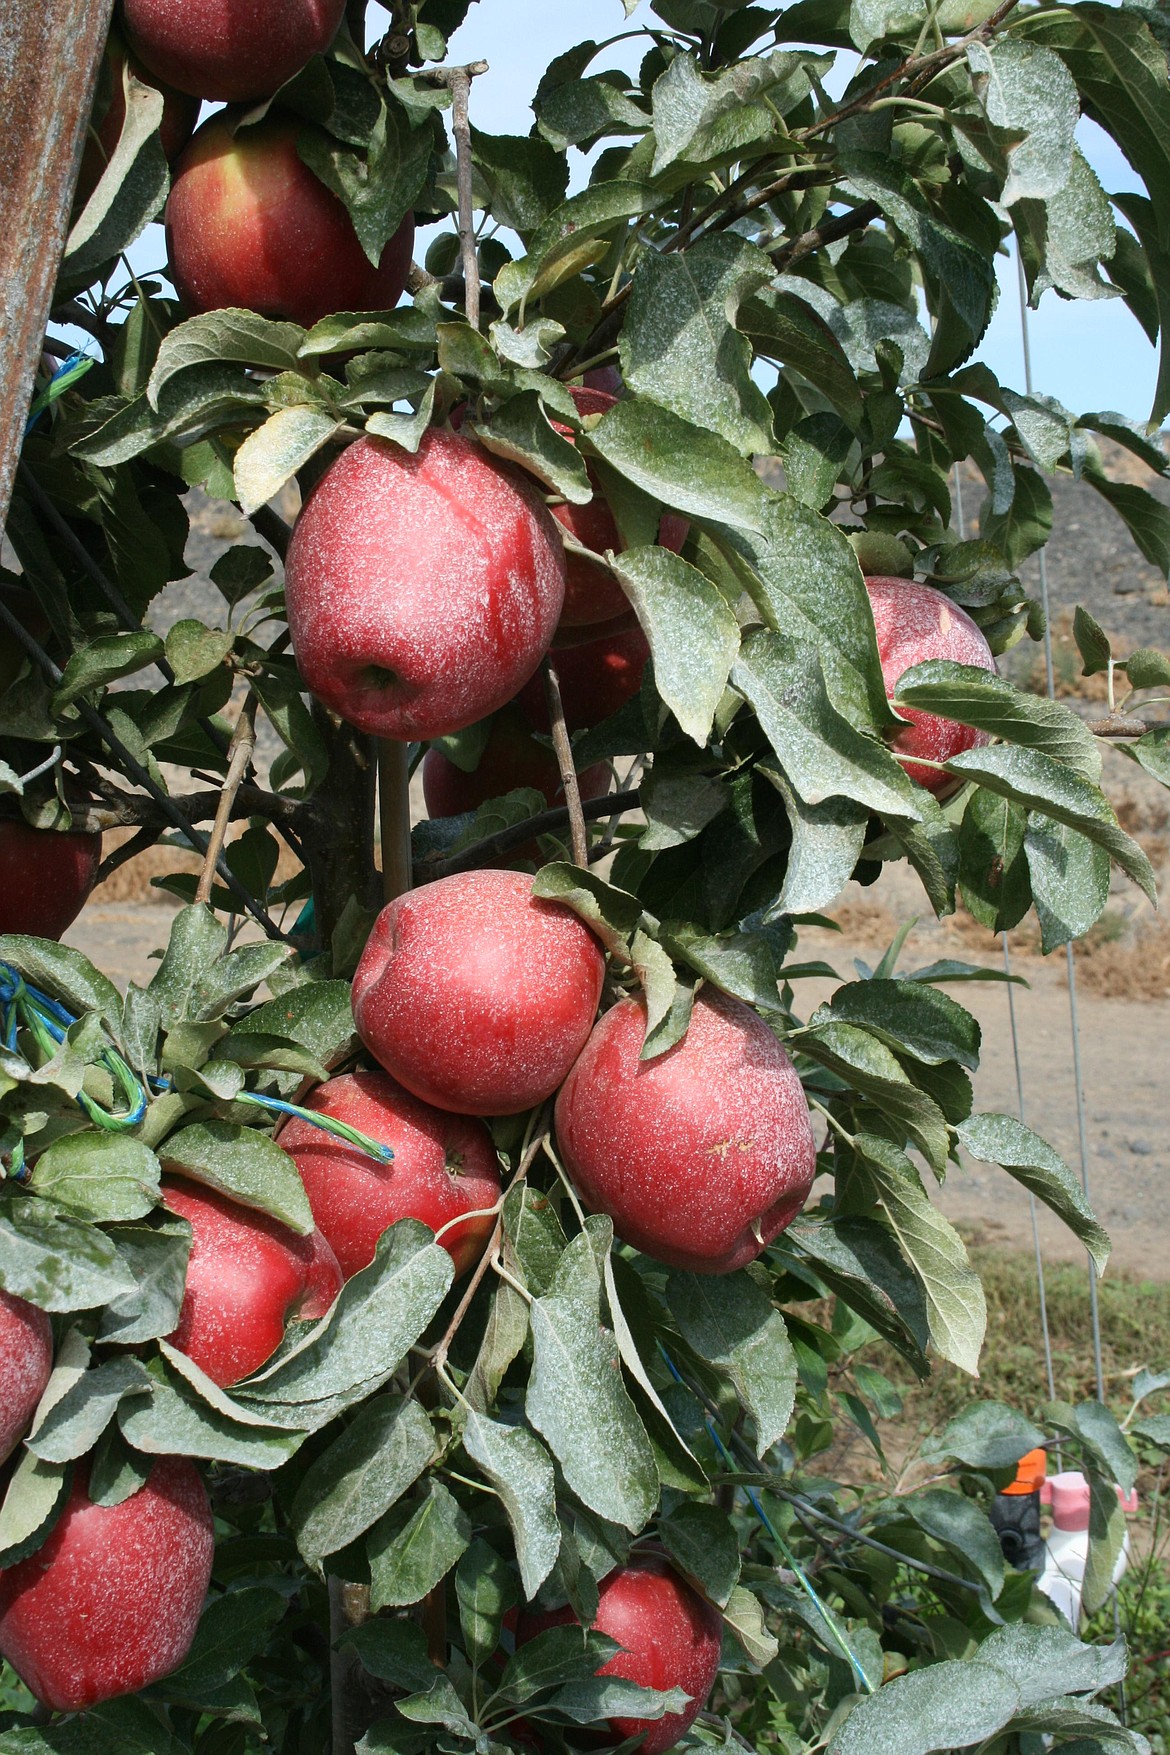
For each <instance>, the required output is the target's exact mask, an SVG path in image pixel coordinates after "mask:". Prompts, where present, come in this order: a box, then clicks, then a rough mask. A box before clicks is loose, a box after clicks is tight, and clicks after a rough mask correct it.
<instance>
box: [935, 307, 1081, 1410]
mask: <svg viewBox="0 0 1170 1755" xmlns="http://www.w3.org/2000/svg"><path fill="white" fill-rule="evenodd" d="M1024 345H1025V347H1026V346H1027V340H1026V339H1025V344H1024ZM954 482H955V493H954V505H955V525H956V528H957V529H958V532H959V541H960V542H965V541H966V540H967V521H966V518H965V517H964V515H963V478H962V476H961V475H960V474H959V465H958V464H957V463H956V464H955V468H954ZM999 937H1000V943H1001V945H1002V946H1003V968H1004V974H1005V975H1006V976H1007V977H1008V979H1007V983H1006V985H1007V999H1008V1017H1009V1018H1010V1020H1011V1029H1012V1058H1013V1060H1014V1061H1015V1064H1016V1098H1017V1106H1018V1109H1019V1115H1020V1122H1021V1124H1022V1125H1024V1126H1026V1125H1027V1119H1026V1113H1025V1104H1024V1068H1023V1063H1022V1061H1021V1059H1020V1031H1019V1025H1018V1022H1017V1019H1016V994H1015V987H1014V985H1013V983H1012V979H1011V974H1012V963H1011V953H1010V952H1009V950H1008V935H1007V933H1006V932H1001V933H1000V935H999ZM1028 1206H1029V1208H1030V1210H1031V1216H1032V1247H1033V1249H1034V1250H1035V1254H1036V1285H1037V1289H1038V1291H1039V1293H1040V1332H1041V1334H1042V1335H1043V1337H1044V1369H1045V1373H1046V1375H1047V1378H1048V1399H1049V1401H1053V1402H1054V1401H1055V1400H1056V1376H1055V1373H1054V1371H1053V1366H1052V1335H1051V1332H1050V1330H1049V1327H1048V1288H1047V1286H1046V1284H1045V1278H1044V1256H1043V1254H1042V1253H1041V1249H1040V1215H1039V1209H1038V1206H1037V1202H1036V1196H1035V1195H1034V1194H1033V1193H1032V1192H1031V1190H1030V1189H1029V1191H1028Z"/></svg>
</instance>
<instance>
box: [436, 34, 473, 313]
mask: <svg viewBox="0 0 1170 1755" xmlns="http://www.w3.org/2000/svg"><path fill="white" fill-rule="evenodd" d="M487 70H488V64H487V62H486V61H469V62H468V63H467V65H466V66H465V67H434V68H431V67H428V68H427V69H426V73H427V77H428V78H430V79H435V80H437V81H438V82H439V84H440V85H445V86H446V87H447V89H448V91H449V92H450V93H451V132H452V134H453V135H454V136H455V162H456V169H457V177H458V190H459V253H460V255H461V257H462V259H463V309H464V311H465V312H466V315H467V321H468V322H469V323H470V324H471V327H472V328H473V329H478V328H479V256H478V253H477V251H476V247H475V213H474V209H473V207H472V163H471V123H470V121H469V119H468V115H467V105H468V99H469V97H470V95H471V82H472V80H473V79H474V78H475V77H476V75H477V74H480V73H486V72H487Z"/></svg>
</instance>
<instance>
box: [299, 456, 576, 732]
mask: <svg viewBox="0 0 1170 1755" xmlns="http://www.w3.org/2000/svg"><path fill="white" fill-rule="evenodd" d="M564 589H565V571H564V557H563V551H562V548H561V544H560V541H559V540H558V538H557V534H556V528H555V526H554V524H553V521H552V519H551V518H550V517H549V515H548V512H547V511H546V510H545V507H544V505H543V503H542V501H541V499H540V496H539V494H538V493H537V491H536V489H535V487H534V486H533V485H532V484H531V483H530V482H529V481H528V480H527V479H526V478H525V477H523V476H522V474H521V473H520V471H519V470H513V469H510V468H509V467H508V466H507V465H505V464H502V463H500V462H499V461H498V460H497V459H496V458H494V457H493V456H492V455H491V453H490V452H489V451H486V450H484V448H483V447H482V446H481V445H478V444H476V442H475V441H474V440H473V439H470V438H466V437H464V436H463V435H462V434H461V433H453V432H450V431H449V430H447V429H446V428H441V427H432V428H431V429H430V430H429V431H428V432H427V433H425V434H424V435H423V440H422V444H421V445H420V446H419V449H418V452H417V453H416V454H415V455H414V456H412V455H411V454H410V453H409V452H408V451H404V450H403V449H402V447H401V446H399V445H394V444H391V443H390V442H389V441H388V440H384V439H370V438H363V439H359V440H358V441H357V442H356V444H353V445H350V446H349V448H348V449H347V450H345V451H344V452H343V453H342V454H341V456H340V457H339V458H338V459H337V461H336V462H335V463H333V464H332V465H331V466H330V468H329V469H328V470H327V471H326V473H325V474H324V475H323V476H322V477H321V479H320V481H319V482H318V483H317V485H316V487H315V488H314V489H313V491H312V493H311V494H310V495H309V498H308V501H307V503H306V505H305V507H304V510H303V511H302V512H301V515H300V517H299V518H298V520H297V524H296V528H295V529H294V531H293V536H292V542H291V543H290V545H289V551H288V561H287V564H286V570H285V594H286V598H287V603H288V620H289V627H290V628H291V630H292V637H293V647H294V649H295V651H296V656H297V663H298V664H299V666H300V670H301V675H302V676H303V677H304V679H305V682H306V683H307V685H308V687H309V688H310V689H311V690H312V691H313V693H314V694H315V695H316V696H317V697H318V699H319V700H321V701H323V702H324V703H325V705H326V706H327V707H331V708H333V710H334V712H336V713H339V714H340V715H341V717H342V718H343V719H348V720H349V722H350V723H351V724H352V725H356V726H357V727H358V729H359V730H361V731H368V732H371V733H372V734H373V735H374V736H376V737H393V738H399V739H402V740H410V739H413V738H420V739H421V738H433V737H445V736H446V735H447V734H448V733H449V732H452V731H460V730H462V728H463V727H464V726H465V725H470V724H472V723H473V721H475V720H477V719H483V718H485V717H486V716H487V714H489V713H493V712H494V711H495V710H496V708H497V707H502V706H503V705H504V703H505V701H507V700H509V699H510V698H511V697H512V696H513V695H514V694H515V693H516V691H517V689H519V688H520V687H521V686H522V685H523V683H525V682H526V681H527V679H528V678H529V677H530V676H531V675H532V673H533V671H534V670H535V669H536V667H537V665H538V664H539V663H540V660H541V658H542V657H543V656H544V653H545V652H546V651H547V649H548V644H549V641H550V640H551V639H552V636H553V630H554V629H555V627H556V624H557V617H558V616H559V615H560V611H561V603H562V601H563V598H564Z"/></svg>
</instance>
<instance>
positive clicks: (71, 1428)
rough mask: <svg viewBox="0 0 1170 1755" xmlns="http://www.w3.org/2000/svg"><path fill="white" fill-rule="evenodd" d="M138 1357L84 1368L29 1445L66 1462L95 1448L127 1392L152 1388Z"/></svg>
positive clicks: (48, 1459)
mask: <svg viewBox="0 0 1170 1755" xmlns="http://www.w3.org/2000/svg"><path fill="white" fill-rule="evenodd" d="M149 1387H150V1379H149V1377H148V1376H147V1374H146V1368H145V1366H143V1365H140V1364H139V1362H138V1360H137V1359H110V1360H108V1361H107V1362H106V1364H104V1365H99V1366H98V1367H97V1368H96V1369H95V1370H93V1371H83V1372H82V1373H81V1375H80V1377H78V1378H77V1379H76V1380H75V1382H74V1383H72V1384H71V1385H70V1387H69V1388H68V1389H66V1391H65V1394H64V1395H63V1396H62V1397H61V1399H60V1400H59V1401H56V1402H54V1403H53V1406H52V1407H51V1408H50V1409H49V1411H48V1412H47V1414H46V1415H45V1417H44V1419H42V1420H41V1421H39V1422H38V1424H37V1425H36V1426H35V1427H34V1429H33V1431H32V1432H31V1433H30V1435H29V1437H28V1439H27V1443H28V1448H29V1449H30V1450H31V1451H32V1452H33V1453H34V1455H36V1456H39V1457H40V1458H41V1460H42V1461H43V1462H50V1463H66V1462H72V1461H73V1460H74V1459H75V1458H76V1457H79V1456H84V1455H86V1453H87V1452H88V1451H90V1450H92V1449H93V1447H94V1445H95V1444H96V1443H97V1441H98V1439H99V1438H100V1437H101V1435H102V1433H103V1432H104V1431H105V1429H106V1427H107V1426H108V1425H109V1423H110V1421H111V1420H112V1419H113V1417H114V1414H115V1412H116V1410H117V1407H118V1404H119V1402H120V1401H121V1400H122V1398H123V1397H124V1396H127V1395H136V1394H139V1393H140V1392H141V1391H142V1390H144V1389H149Z"/></svg>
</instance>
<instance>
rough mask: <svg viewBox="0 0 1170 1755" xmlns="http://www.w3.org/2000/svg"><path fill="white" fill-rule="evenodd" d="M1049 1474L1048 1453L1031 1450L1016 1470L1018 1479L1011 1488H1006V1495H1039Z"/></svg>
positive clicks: (1022, 1458)
mask: <svg viewBox="0 0 1170 1755" xmlns="http://www.w3.org/2000/svg"><path fill="white" fill-rule="evenodd" d="M1047 1473H1048V1452H1047V1451H1046V1450H1043V1449H1041V1450H1030V1451H1029V1452H1028V1454H1027V1455H1026V1456H1022V1457H1021V1458H1020V1460H1019V1464H1018V1465H1017V1468H1016V1478H1015V1480H1014V1481H1013V1482H1012V1484H1011V1486H1010V1487H1004V1488H1003V1489H1002V1490H1003V1492H1005V1493H1037V1492H1039V1490H1040V1487H1041V1485H1042V1483H1043V1481H1044V1477H1045V1476H1046V1475H1047Z"/></svg>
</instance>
